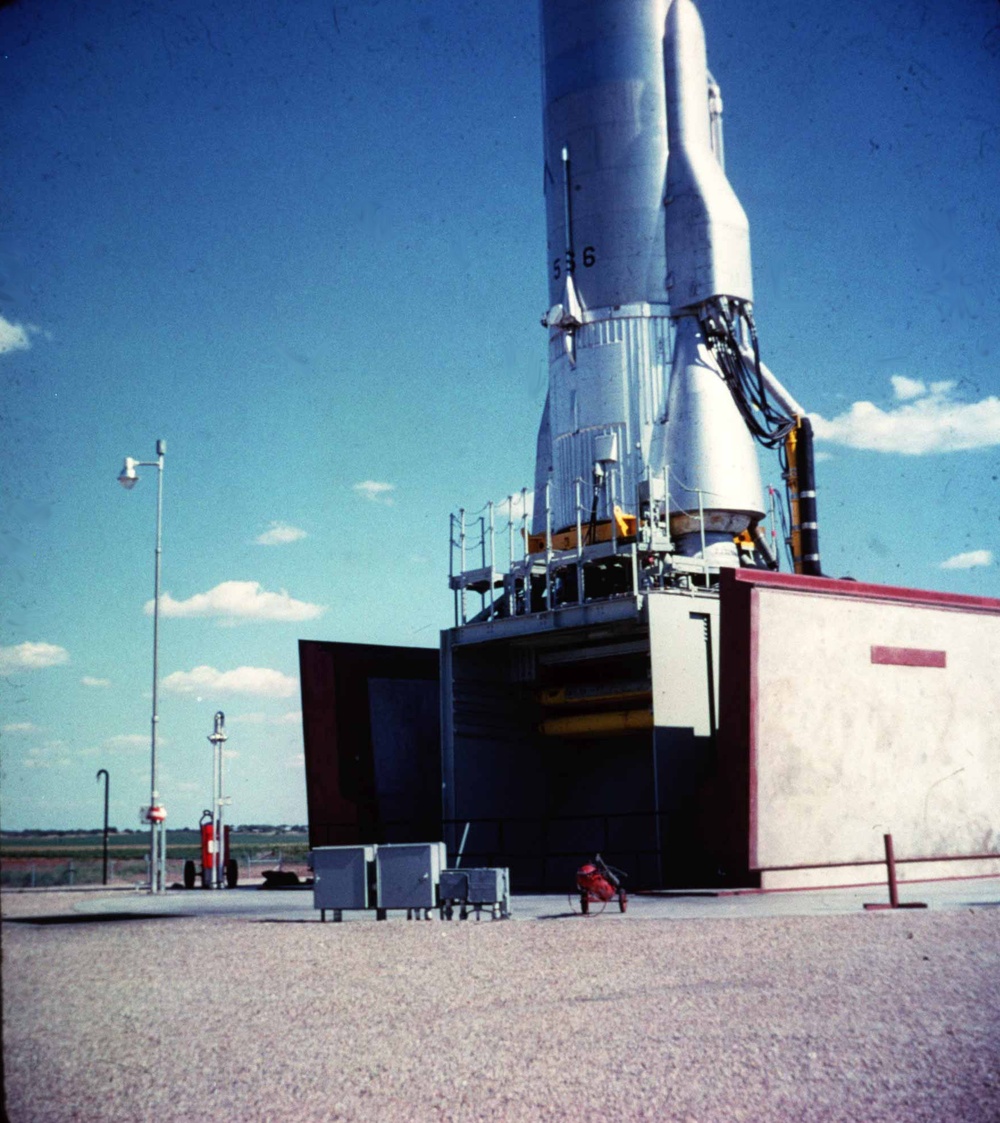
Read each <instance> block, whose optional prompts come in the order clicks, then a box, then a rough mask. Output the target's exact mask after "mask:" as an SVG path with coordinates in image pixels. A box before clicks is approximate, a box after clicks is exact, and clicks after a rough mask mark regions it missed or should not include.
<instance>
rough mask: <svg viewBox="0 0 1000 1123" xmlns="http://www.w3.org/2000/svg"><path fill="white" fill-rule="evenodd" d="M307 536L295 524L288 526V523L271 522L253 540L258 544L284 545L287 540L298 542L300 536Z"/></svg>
mask: <svg viewBox="0 0 1000 1123" xmlns="http://www.w3.org/2000/svg"><path fill="white" fill-rule="evenodd" d="M305 537H307V535H306V532H305V531H304V530H299V528H298V527H297V526H289V525H288V523H278V522H273V523H271V525H270V526H269V527H268V528H267V530H265V531H264V533H263V534H260V535H258V536H257V538H255V539H254V541H255V542H256V543H257V545H258V546H284V545H285V544H286V543H288V542H298V541H299V539H300V538H305Z"/></svg>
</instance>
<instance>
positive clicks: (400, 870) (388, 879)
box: [375, 842, 448, 909]
mask: <svg viewBox="0 0 1000 1123" xmlns="http://www.w3.org/2000/svg"><path fill="white" fill-rule="evenodd" d="M447 861H448V858H447V853H446V851H445V845H444V843H443V842H412V843H411V842H399V843H385V844H381V845H379V846H378V847H376V851H375V868H376V870H377V885H378V891H377V902H376V903H377V904H378V907H379V908H380V909H433V908H436V907H437V903H438V882H439V881H440V879H441V870H442V869H443V868H444V866H445V863H446V862H447Z"/></svg>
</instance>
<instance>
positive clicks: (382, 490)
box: [354, 480, 396, 507]
mask: <svg viewBox="0 0 1000 1123" xmlns="http://www.w3.org/2000/svg"><path fill="white" fill-rule="evenodd" d="M354 490H355V491H356V492H357V493H358V495H363V496H364V497H365V499H367V500H369V501H370V502H372V503H384V504H385V506H387V507H391V506H392V504H393V498H392V493H393V492H394V491H395V490H396V485H395V484H387V483H380V482H379V481H378V480H362V481H361V483H358V484H355V485H354Z"/></svg>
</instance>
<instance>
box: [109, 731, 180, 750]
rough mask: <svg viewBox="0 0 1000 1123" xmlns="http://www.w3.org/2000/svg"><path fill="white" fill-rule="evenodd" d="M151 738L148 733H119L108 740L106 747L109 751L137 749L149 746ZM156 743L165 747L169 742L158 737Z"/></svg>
mask: <svg viewBox="0 0 1000 1123" xmlns="http://www.w3.org/2000/svg"><path fill="white" fill-rule="evenodd" d="M149 738H150V735H149V734H148V733H118V734H116V735H115V736H114V737H108V738H106V739H105V741H104V745H105V748H108V749H135V748H140V747H144V746H146V745H148V744H149ZM156 743H157V744H158V745H165V744H166V743H167V742H166V741H165V740H164V739H163V738H162V737H157V738H156Z"/></svg>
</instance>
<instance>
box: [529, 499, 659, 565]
mask: <svg viewBox="0 0 1000 1123" xmlns="http://www.w3.org/2000/svg"><path fill="white" fill-rule="evenodd" d="M614 525H615V534H614V536H615V537H617V538H618V541H619V542H621V541H623V540H628V539H632V538H635V535H636V530H637V528H638V526H639V520H638V518H636V516H635V515H627V514H625V512H624V511H623V510H622V509H621V507H615V517H614ZM582 537H583V545H584V546H593V545H594V544H595V543H597V542H610V541H611V539H612V537H613V536H612V533H611V519H602V520H601V521H600V522H599V523H597V524H596V525H595V526H594V533H593V536H591V533H590V525H589V523H584V524H583V535H582ZM552 549H553V550H575V549H576V527H575V526H571V527H567V528H566V529H565V530H560V531H557V532H556V533H555V534H553V535H552ZM544 552H545V535H544V534H529V535H528V553H529V554H542V553H544Z"/></svg>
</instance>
